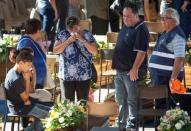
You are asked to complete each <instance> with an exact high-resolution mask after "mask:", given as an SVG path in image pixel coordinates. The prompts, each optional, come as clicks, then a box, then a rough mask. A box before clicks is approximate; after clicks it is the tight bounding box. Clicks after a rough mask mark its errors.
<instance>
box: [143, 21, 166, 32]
mask: <svg viewBox="0 0 191 131" xmlns="http://www.w3.org/2000/svg"><path fill="white" fill-rule="evenodd" d="M145 24H146V25H147V28H148V30H149V33H150V34H160V33H162V32H164V28H163V26H162V23H161V22H151V21H145Z"/></svg>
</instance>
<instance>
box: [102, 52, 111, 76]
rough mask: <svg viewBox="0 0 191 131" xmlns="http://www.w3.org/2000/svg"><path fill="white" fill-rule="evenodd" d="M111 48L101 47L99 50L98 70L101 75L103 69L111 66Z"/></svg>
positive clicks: (105, 69)
mask: <svg viewBox="0 0 191 131" xmlns="http://www.w3.org/2000/svg"><path fill="white" fill-rule="evenodd" d="M113 52H114V50H113V49H101V50H100V71H101V75H102V73H103V72H104V71H107V70H109V69H110V68H111V62H112V57H113ZM104 62H105V63H104Z"/></svg>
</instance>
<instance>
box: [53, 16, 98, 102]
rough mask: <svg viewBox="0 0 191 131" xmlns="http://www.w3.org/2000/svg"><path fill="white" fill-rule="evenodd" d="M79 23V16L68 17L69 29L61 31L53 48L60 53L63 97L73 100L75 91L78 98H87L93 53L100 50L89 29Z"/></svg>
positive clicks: (59, 74) (60, 76) (67, 24)
mask: <svg viewBox="0 0 191 131" xmlns="http://www.w3.org/2000/svg"><path fill="white" fill-rule="evenodd" d="M79 24H80V20H79V19H78V18H77V17H74V16H71V17H68V18H67V20H66V26H67V30H63V31H61V32H60V33H59V35H58V37H57V40H56V42H55V45H54V49H53V51H54V53H55V54H59V55H60V59H59V73H58V76H59V78H60V84H61V92H62V99H64V98H66V99H70V100H71V101H74V98H75V92H76V93H77V99H78V100H80V99H85V100H87V97H88V92H89V87H90V79H91V76H92V71H91V64H90V63H91V62H92V54H96V53H97V52H98V51H97V45H96V41H95V39H94V37H93V36H92V34H91V33H90V32H89V31H87V30H81V28H80V25H79ZM82 53H83V55H84V56H85V57H86V58H87V59H86V58H84V56H83V55H82ZM88 61H89V62H88Z"/></svg>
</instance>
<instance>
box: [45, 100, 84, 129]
mask: <svg viewBox="0 0 191 131" xmlns="http://www.w3.org/2000/svg"><path fill="white" fill-rule="evenodd" d="M85 117H86V113H85V108H84V106H82V105H81V104H80V102H78V103H74V102H70V101H68V100H65V101H63V102H58V103H57V104H55V105H54V107H53V108H52V109H51V110H50V112H49V117H47V118H46V119H43V120H42V123H43V125H44V127H45V131H54V130H59V129H64V128H68V127H78V126H80V124H81V123H82V122H83V121H84V120H85Z"/></svg>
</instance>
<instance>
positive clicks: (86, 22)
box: [80, 19, 92, 32]
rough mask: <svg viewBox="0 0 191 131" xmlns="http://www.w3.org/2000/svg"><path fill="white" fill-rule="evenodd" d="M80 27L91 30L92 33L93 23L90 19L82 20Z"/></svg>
mask: <svg viewBox="0 0 191 131" xmlns="http://www.w3.org/2000/svg"><path fill="white" fill-rule="evenodd" d="M80 26H81V27H82V28H83V29H86V30H89V31H90V32H91V31H92V22H91V20H90V19H87V20H80Z"/></svg>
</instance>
